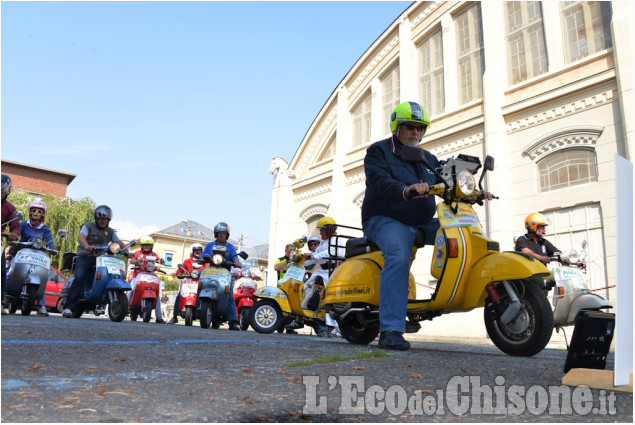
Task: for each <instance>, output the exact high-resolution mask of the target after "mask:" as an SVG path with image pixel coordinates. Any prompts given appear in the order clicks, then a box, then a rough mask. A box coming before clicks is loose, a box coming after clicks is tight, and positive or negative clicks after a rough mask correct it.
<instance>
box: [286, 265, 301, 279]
mask: <svg viewBox="0 0 635 425" xmlns="http://www.w3.org/2000/svg"><path fill="white" fill-rule="evenodd" d="M304 273H305V270H304V269H303V268H300V267H291V268H290V269H289V270H287V272H286V273H285V274H284V277H285V280H287V279H286V278H287V277H288V278H289V279H293V280H299V281H300V282H302V281H303V280H304Z"/></svg>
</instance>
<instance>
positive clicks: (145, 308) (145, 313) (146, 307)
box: [141, 300, 152, 323]
mask: <svg viewBox="0 0 635 425" xmlns="http://www.w3.org/2000/svg"><path fill="white" fill-rule="evenodd" d="M144 301H145V302H144V303H143V305H142V307H141V317H142V318H143V323H148V322H149V321H150V318H152V303H150V301H149V300H144Z"/></svg>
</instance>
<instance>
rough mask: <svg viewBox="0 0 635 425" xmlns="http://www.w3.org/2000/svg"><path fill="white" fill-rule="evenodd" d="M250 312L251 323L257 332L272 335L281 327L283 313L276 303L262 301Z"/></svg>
mask: <svg viewBox="0 0 635 425" xmlns="http://www.w3.org/2000/svg"><path fill="white" fill-rule="evenodd" d="M249 310H250V311H249V323H250V324H251V327H252V328H254V330H255V331H256V332H260V333H261V334H270V333H272V332H274V331H277V330H278V328H279V327H280V323H281V322H282V311H281V310H280V307H279V306H278V303H276V302H275V301H272V300H267V299H264V300H260V301H258V302H257V303H256V304H255V305H254V306H253V307H251V308H250V309H249Z"/></svg>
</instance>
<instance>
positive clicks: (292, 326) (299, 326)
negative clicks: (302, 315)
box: [284, 320, 304, 329]
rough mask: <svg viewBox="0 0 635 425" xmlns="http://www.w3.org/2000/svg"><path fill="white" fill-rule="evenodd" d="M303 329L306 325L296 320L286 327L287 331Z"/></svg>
mask: <svg viewBox="0 0 635 425" xmlns="http://www.w3.org/2000/svg"><path fill="white" fill-rule="evenodd" d="M303 327H304V323H302V322H298V321H295V320H294V321H293V322H291V323H289V324H288V325H286V326H285V327H284V328H285V329H302V328H303Z"/></svg>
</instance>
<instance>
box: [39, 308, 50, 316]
mask: <svg viewBox="0 0 635 425" xmlns="http://www.w3.org/2000/svg"><path fill="white" fill-rule="evenodd" d="M37 315H38V316H44V317H48V315H49V314H48V312H47V311H46V307H44V306H40V307H38V308H37Z"/></svg>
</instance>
